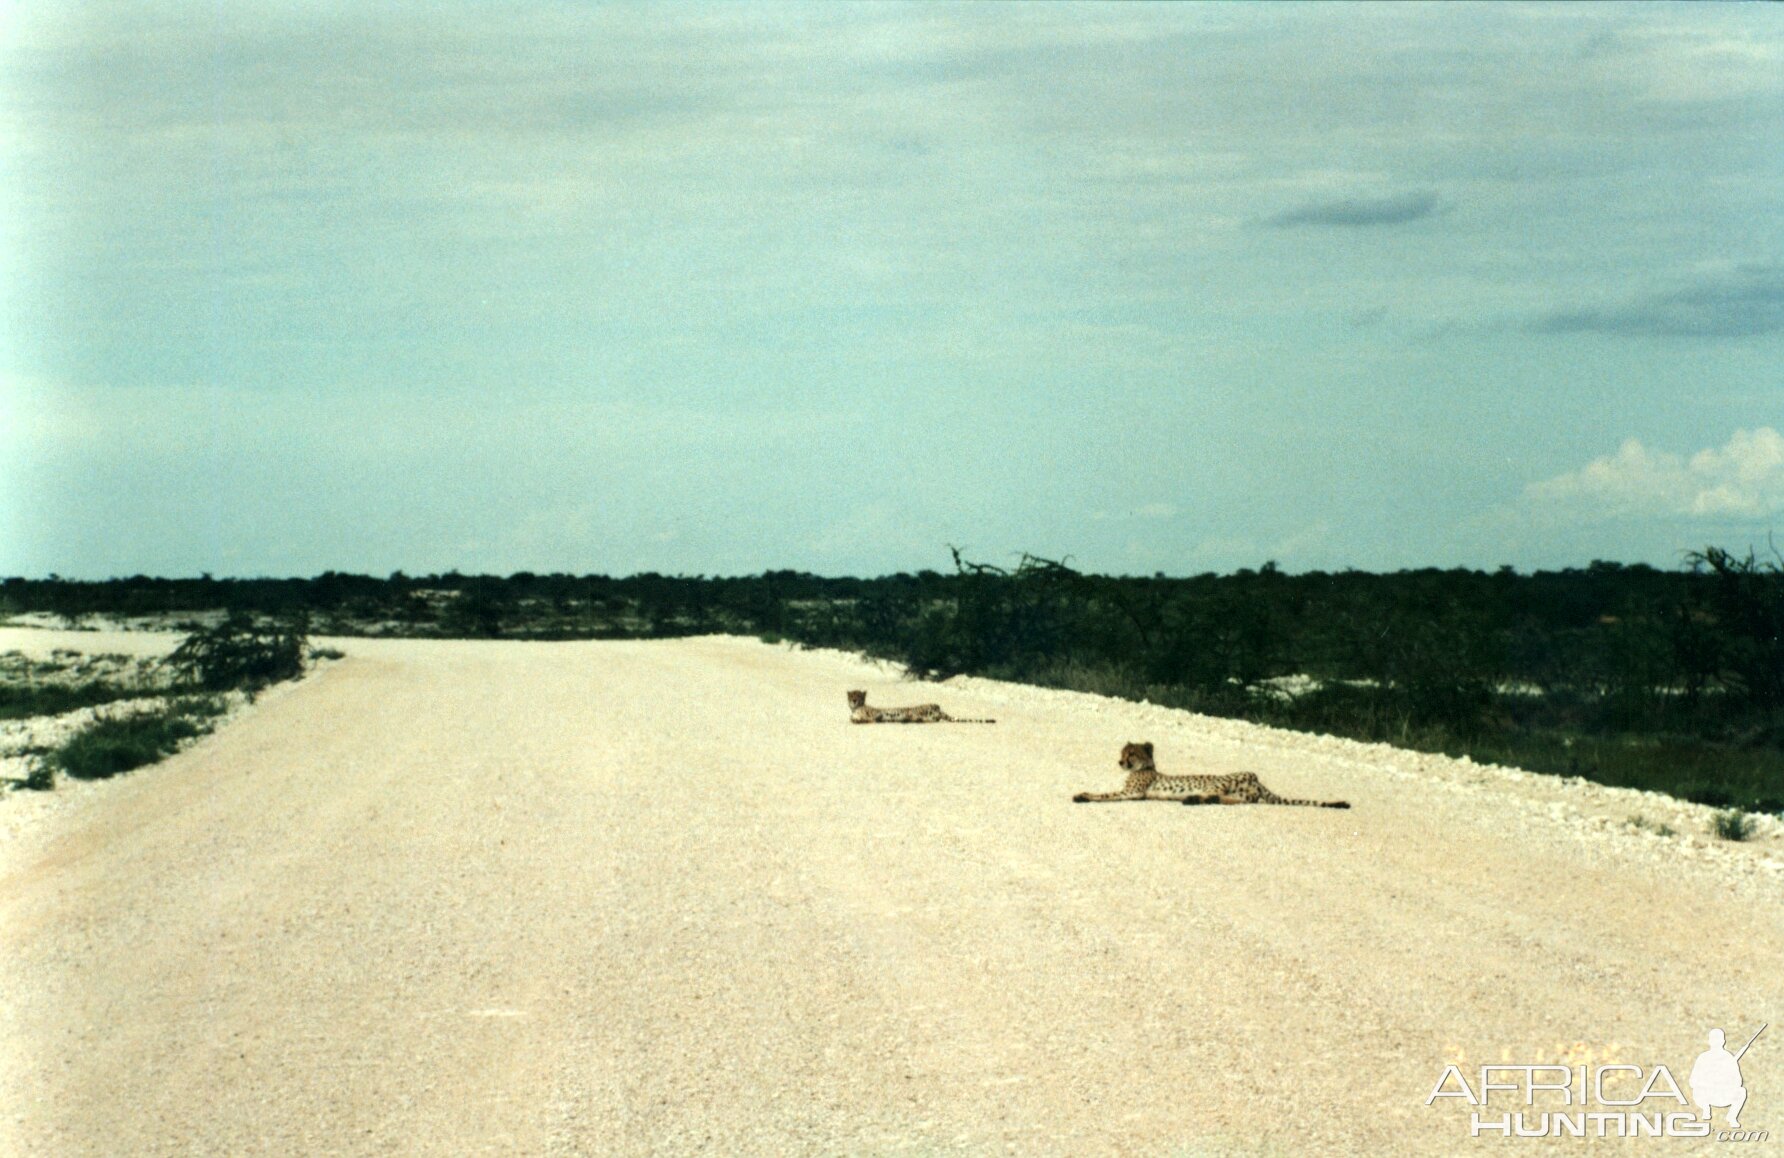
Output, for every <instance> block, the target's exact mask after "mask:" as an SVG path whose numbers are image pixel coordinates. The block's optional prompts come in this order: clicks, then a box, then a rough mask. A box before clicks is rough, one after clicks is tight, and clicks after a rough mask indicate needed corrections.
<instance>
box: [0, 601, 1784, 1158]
mask: <svg viewBox="0 0 1784 1158" xmlns="http://www.w3.org/2000/svg"><path fill="white" fill-rule="evenodd" d="M59 634H60V633H50V632H16V631H0V651H4V650H8V649H11V648H17V647H23V646H28V645H29V646H40V647H45V648H47V647H49V646H52V645H54V646H64V645H66V644H65V643H64V642H61V641H58V640H54V639H52V636H55V635H59ZM27 637H28V638H27ZM119 638H120V637H112V636H108V637H105V638H103V639H95V638H93V637H92V636H90V635H89V636H87V637H86V638H85V639H83V640H81V641H80V642H79V643H78V644H77V646H83V647H87V648H89V649H103V650H117V651H123V650H127V648H126V646H124V645H123V644H120V643H119V642H118V639H119ZM22 639H23V640H24V642H21V640H22ZM331 642H333V643H334V644H335V645H336V646H339V647H342V648H343V649H344V650H346V651H347V653H348V656H347V658H346V659H345V660H342V661H339V662H336V663H334V664H331V665H329V666H327V667H326V668H324V669H323V670H321V671H319V672H318V673H316V674H314V675H312V676H310V677H309V678H307V679H305V680H304V681H302V682H301V683H299V684H295V685H287V686H285V687H282V688H280V689H277V690H275V691H274V692H272V693H270V694H268V695H266V696H263V697H262V698H261V699H260V701H259V702H258V703H257V704H255V705H253V706H252V707H251V708H249V709H247V710H246V711H245V712H243V713H242V714H240V715H239V716H238V717H237V718H236V719H235V720H234V721H233V722H232V723H231V724H230V725H229V726H228V727H226V728H225V729H224V730H222V731H221V732H219V733H218V734H216V735H214V736H211V737H209V738H207V739H206V740H204V741H202V742H201V743H200V744H199V745H198V746H197V747H195V748H193V749H192V750H190V751H188V752H186V753H184V754H182V755H181V756H178V757H176V758H175V759H173V760H171V761H169V762H168V763H166V764H163V765H161V766H159V767H156V768H152V769H147V770H144V771H141V772H138V773H136V774H133V775H131V776H128V777H123V778H119V779H118V780H115V781H110V782H106V783H104V784H99V785H64V786H63V787H61V788H59V789H58V790H57V792H55V793H53V794H50V795H51V797H53V798H54V799H48V798H45V797H40V796H35V795H29V796H28V795H27V794H15V795H14V796H13V797H11V798H9V799H6V800H0V815H3V817H4V821H5V826H4V829H3V831H0V836H3V837H4V840H3V842H0V952H3V953H4V959H3V960H4V976H5V979H6V980H5V984H4V986H0V1091H4V1094H3V1095H0V1097H3V1098H4V1109H3V1112H0V1151H4V1152H6V1153H15V1154H47V1155H86V1154H91V1155H116V1154H133V1155H136V1154H166V1155H176V1154H177V1155H188V1154H214V1155H238V1154H306V1155H309V1154H318V1155H319V1154H387V1153H397V1154H440V1155H457V1154H477V1153H495V1154H614V1155H635V1154H664V1155H682V1154H692V1153H701V1152H705V1153H714V1154H764V1155H769V1154H775V1155H778V1154H907V1153H908V1154H935V1153H962V1154H994V1153H996V1154H1001V1153H1018V1154H1060V1155H1086V1154H1133V1155H1155V1154H1227V1153H1234V1154H1252V1153H1275V1154H1324V1153H1334V1154H1399V1153H1433V1154H1451V1153H1461V1152H1466V1151H1469V1150H1471V1149H1472V1148H1474V1147H1477V1146H1479V1147H1487V1146H1498V1147H1500V1148H1502V1149H1503V1148H1506V1147H1507V1146H1509V1147H1511V1148H1515V1149H1516V1150H1517V1151H1518V1152H1520V1153H1523V1152H1527V1150H1528V1149H1531V1148H1535V1149H1541V1148H1543V1145H1544V1144H1543V1143H1540V1142H1535V1141H1521V1142H1516V1143H1500V1142H1498V1141H1497V1140H1494V1141H1491V1142H1489V1141H1471V1140H1470V1139H1469V1137H1468V1114H1467V1110H1468V1107H1466V1106H1463V1105H1459V1104H1457V1103H1456V1102H1454V1101H1444V1102H1439V1103H1438V1104H1436V1105H1433V1106H1427V1105H1425V1100H1426V1098H1427V1095H1428V1094H1429V1093H1430V1092H1431V1090H1432V1088H1433V1086H1434V1085H1435V1083H1436V1081H1437V1079H1438V1077H1439V1076H1440V1073H1441V1071H1442V1068H1443V1066H1444V1065H1445V1063H1447V1062H1451V1061H1459V1062H1462V1063H1463V1064H1464V1065H1470V1066H1478V1065H1479V1064H1480V1063H1481V1062H1483V1061H1491V1062H1498V1061H1515V1062H1530V1063H1535V1062H1550V1061H1571V1062H1574V1063H1581V1062H1587V1063H1591V1062H1599V1063H1602V1062H1605V1061H1611V1060H1616V1061H1627V1062H1632V1063H1634V1064H1640V1065H1644V1066H1649V1067H1651V1066H1653V1065H1654V1064H1656V1063H1662V1062H1663V1063H1665V1064H1667V1065H1668V1066H1669V1067H1671V1068H1672V1070H1673V1071H1674V1072H1675V1073H1676V1074H1677V1075H1678V1076H1679V1080H1681V1081H1683V1080H1684V1075H1685V1073H1686V1072H1687V1071H1688V1070H1689V1068H1690V1065H1691V1060H1692V1059H1693V1058H1694V1057H1695V1056H1696V1054H1697V1053H1698V1052H1699V1051H1700V1050H1701V1049H1703V1047H1704V1045H1703V1043H1704V1035H1705V1033H1706V1031H1707V1030H1708V1029H1709V1028H1710V1027H1712V1026H1721V1027H1726V1028H1727V1030H1728V1033H1729V1036H1730V1037H1731V1038H1735V1039H1737V1040H1739V1039H1744V1038H1745V1036H1746V1034H1747V1033H1750V1032H1751V1031H1752V1029H1754V1028H1757V1027H1758V1025H1759V1024H1760V1023H1761V1022H1766V1021H1770V1022H1772V1023H1774V1024H1773V1030H1772V1031H1771V1032H1768V1034H1767V1035H1766V1036H1765V1037H1762V1038H1761V1039H1760V1041H1759V1043H1758V1044H1757V1045H1756V1046H1755V1047H1754V1049H1753V1051H1752V1052H1751V1053H1750V1054H1749V1055H1748V1056H1747V1058H1746V1059H1745V1060H1744V1061H1743V1069H1744V1072H1745V1073H1746V1081H1747V1085H1748V1089H1749V1091H1750V1100H1749V1108H1748V1111H1747V1113H1746V1115H1745V1117H1744V1124H1745V1125H1747V1126H1749V1127H1758V1128H1766V1127H1770V1128H1772V1130H1773V1134H1774V1140H1775V1138H1776V1135H1777V1134H1778V1133H1779V1132H1781V1130H1784V1033H1781V1032H1779V1031H1784V1000H1781V997H1784V970H1781V969H1780V966H1779V962H1781V961H1784V906H1780V905H1779V903H1778V902H1779V901H1780V900H1781V899H1784V841H1781V839H1780V834H1779V832H1778V825H1777V824H1776V822H1774V821H1768V822H1767V827H1766V828H1765V830H1764V832H1763V833H1762V839H1760V840H1758V841H1755V842H1752V843H1749V844H1745V845H1731V844H1727V843H1722V842H1716V841H1714V840H1711V839H1709V838H1706V837H1704V836H1703V835H1702V834H1703V832H1704V825H1705V823H1706V822H1707V812H1705V811H1704V810H1701V809H1693V808H1692V807H1691V806H1685V805H1677V804H1673V803H1669V802H1666V801H1664V800H1663V799H1662V798H1658V797H1646V796H1641V795H1639V794H1635V793H1628V792H1621V793H1619V792H1614V791H1610V790H1605V789H1599V788H1594V787H1592V786H1586V785H1580V784H1577V783H1565V782H1562V781H1558V780H1555V779H1553V778H1543V777H1530V776H1525V775H1522V774H1519V773H1513V772H1508V771H1506V770H1502V769H1492V768H1481V767H1477V766H1474V765H1470V764H1466V763H1461V762H1454V761H1448V760H1442V759H1434V758H1430V757H1423V756H1417V755H1413V754H1408V753H1401V752H1394V751H1391V750H1389V749H1384V748H1379V747H1370V746H1364V745H1357V744H1351V743H1347V742H1341V741H1336V740H1330V739H1323V738H1318V737H1308V736H1297V735H1292V734H1287V733H1280V732H1272V731H1269V730H1267V729H1263V728H1258V727H1254V726H1250V725H1245V724H1241V723H1236V722H1232V721H1214V720H1208V719H1204V718H1199V717H1194V716H1190V715H1186V714H1184V713H1180V712H1173V711H1167V710H1164V709H1160V708H1155V707H1150V706H1146V705H1131V704H1121V703H1117V702H1113V701H1107V700H1101V699H1098V698H1096V697H1091V696H1084V695H1076V694H1072V693H1064V692H1054V691H1044V690H1038V689H1030V688H1021V687H1015V686H1011V685H1003V684H996V683H992V682H989V681H981V680H956V681H952V682H950V683H949V684H946V685H942V686H939V687H938V686H933V685H910V684H905V683H901V682H900V681H899V680H898V679H897V677H896V673H895V672H892V671H890V670H886V669H882V668H878V667H875V666H873V665H870V664H867V663H865V662H863V661H860V660H858V659H854V658H851V657H847V656H843V655H838V654H835V653H825V652H799V651H793V650H789V649H786V648H777V647H769V646H766V645H763V644H759V643H756V642H754V641H747V640H735V639H716V638H715V639H698V640H684V641H676V642H648V643H647V642H639V643H539V644H516V643H472V642H452V643H440V642H418V641H369V640H341V641H331ZM148 646H149V645H148V644H145V643H143V642H142V639H141V638H140V637H138V638H137V639H136V640H135V641H134V642H133V643H131V644H130V647H133V648H141V647H148ZM851 687H864V688H866V689H867V690H868V691H869V694H870V702H875V703H880V704H884V705H893V704H897V703H901V702H904V703H908V702H915V701H920V700H932V699H933V700H939V701H941V702H942V703H943V704H944V706H946V707H947V708H949V709H950V710H953V711H955V712H956V713H957V714H964V715H992V716H996V717H997V718H998V719H999V721H1000V722H999V723H998V724H997V725H995V726H969V725H956V726H945V725H944V726H930V727H895V726H884V727H852V726H850V725H848V724H847V723H846V722H845V719H846V710H845V705H844V697H843V693H844V691H846V690H848V689H849V688H851ZM1142 739H1145V740H1151V741H1153V742H1154V743H1155V744H1156V745H1157V747H1158V755H1159V761H1160V765H1161V767H1162V768H1163V770H1164V771H1166V772H1167V773H1168V772H1173V771H1190V770H1210V771H1219V770H1239V769H1249V770H1252V771H1256V772H1258V773H1259V774H1260V775H1261V776H1262V778H1263V779H1264V782H1265V783H1266V784H1267V785H1269V786H1270V787H1272V788H1274V789H1276V790H1277V791H1279V792H1282V793H1284V794H1287V795H1295V796H1316V797H1322V798H1325V797H1344V798H1347V799H1349V800H1351V801H1352V802H1353V804H1354V805H1355V807H1354V808H1353V809H1352V810H1351V811H1348V812H1338V811H1330V810H1324V809H1310V808H1271V807H1227V808H1183V807H1178V806H1175V805H1169V804H1150V803H1149V804H1122V805H1074V804H1072V803H1070V797H1071V795H1072V793H1073V792H1076V791H1079V790H1083V789H1091V790H1102V789H1108V788H1113V787H1115V786H1116V785H1117V784H1118V783H1119V781H1120V773H1119V771H1118V770H1117V768H1116V766H1115V757H1116V753H1117V751H1118V750H1119V748H1120V746H1121V744H1122V743H1123V742H1124V741H1127V740H1142ZM1632 815H1641V816H1643V817H1644V819H1646V820H1647V821H1649V823H1650V827H1652V826H1653V825H1654V824H1655V823H1668V824H1670V825H1671V826H1672V827H1674V828H1676V829H1678V831H1679V835H1675V836H1670V837H1662V836H1658V835H1655V834H1654V833H1653V832H1652V831H1649V830H1645V829H1640V828H1636V827H1634V826H1631V825H1630V824H1628V823H1627V820H1628V818H1629V817H1630V816H1632ZM1503 1099H1504V1096H1503V1095H1501V1101H1500V1102H1497V1103H1495V1107H1496V1108H1498V1109H1517V1108H1521V1106H1518V1105H1511V1104H1507V1103H1506V1102H1505V1101H1504V1100H1503ZM1594 1108H1597V1107H1594ZM1648 1108H1651V1109H1652V1108H1676V1107H1656V1106H1650V1107H1648ZM1576 1145H1577V1143H1576ZM1626 1145H1627V1147H1628V1148H1630V1149H1638V1150H1640V1149H1647V1148H1652V1147H1654V1146H1662V1147H1666V1148H1668V1149H1672V1148H1674V1147H1675V1145H1676V1144H1675V1143H1668V1142H1654V1141H1652V1140H1647V1139H1643V1140H1639V1141H1632V1142H1629V1143H1626ZM1761 1149H1764V1147H1763V1146H1761V1147H1757V1148H1755V1147H1746V1148H1743V1150H1742V1151H1741V1152H1744V1153H1753V1152H1758V1150H1761Z"/></svg>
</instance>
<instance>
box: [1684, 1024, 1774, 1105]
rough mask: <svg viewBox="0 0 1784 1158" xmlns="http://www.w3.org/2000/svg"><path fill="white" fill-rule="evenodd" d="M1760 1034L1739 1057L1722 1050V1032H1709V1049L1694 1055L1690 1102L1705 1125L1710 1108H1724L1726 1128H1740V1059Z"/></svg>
mask: <svg viewBox="0 0 1784 1158" xmlns="http://www.w3.org/2000/svg"><path fill="white" fill-rule="evenodd" d="M1770 1024H1771V1023H1770V1022H1767V1023H1766V1025H1770ZM1764 1032H1765V1026H1764V1025H1762V1026H1760V1027H1759V1029H1758V1030H1756V1031H1755V1032H1754V1034H1753V1036H1752V1037H1750V1038H1748V1039H1747V1044H1746V1045H1743V1046H1742V1047H1741V1049H1740V1052H1739V1053H1729V1052H1728V1051H1727V1050H1726V1049H1724V1048H1723V1047H1722V1043H1723V1042H1725V1041H1727V1040H1728V1039H1727V1038H1726V1037H1725V1036H1723V1033H1722V1031H1721V1030H1719V1029H1712V1030H1710V1048H1709V1049H1706V1050H1704V1051H1703V1052H1702V1053H1700V1054H1698V1055H1697V1064H1696V1065H1693V1066H1692V1067H1691V1100H1692V1101H1694V1102H1696V1103H1697V1108H1698V1109H1699V1110H1700V1111H1702V1114H1703V1118H1704V1120H1705V1121H1709V1120H1710V1118H1711V1116H1712V1115H1711V1112H1710V1111H1711V1109H1712V1107H1715V1106H1727V1107H1728V1124H1729V1126H1730V1127H1733V1128H1737V1129H1738V1128H1739V1127H1740V1124H1741V1107H1742V1106H1744V1105H1746V1104H1747V1087H1746V1086H1743V1085H1742V1084H1741V1058H1742V1057H1744V1056H1745V1055H1746V1053H1747V1051H1748V1050H1750V1049H1752V1048H1753V1043H1754V1042H1756V1041H1758V1040H1759V1035H1760V1034H1762V1033H1764Z"/></svg>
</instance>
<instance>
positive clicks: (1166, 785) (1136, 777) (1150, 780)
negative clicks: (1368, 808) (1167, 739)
mask: <svg viewBox="0 0 1784 1158" xmlns="http://www.w3.org/2000/svg"><path fill="white" fill-rule="evenodd" d="M1120 764H1121V767H1122V768H1123V769H1125V770H1126V771H1127V783H1126V784H1124V785H1122V787H1121V791H1119V792H1080V793H1078V794H1077V795H1076V796H1074V797H1072V801H1073V803H1076V804H1084V803H1087V802H1090V801H1098V800H1175V799H1178V798H1181V799H1182V801H1183V803H1185V804H1307V805H1311V806H1313V807H1315V808H1349V807H1350V802H1349V801H1347V800H1290V799H1288V798H1287V797H1285V796H1278V795H1276V794H1275V793H1274V792H1272V791H1270V790H1269V789H1268V788H1265V787H1264V786H1263V785H1262V784H1261V783H1259V782H1258V778H1257V773H1255V772H1229V773H1227V774H1226V775H1224V776H1160V775H1159V774H1158V765H1157V764H1154V763H1153V762H1152V745H1151V744H1149V743H1147V744H1128V745H1126V746H1124V747H1123V748H1122V749H1121V760H1120Z"/></svg>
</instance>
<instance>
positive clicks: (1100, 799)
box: [1072, 788, 1146, 804]
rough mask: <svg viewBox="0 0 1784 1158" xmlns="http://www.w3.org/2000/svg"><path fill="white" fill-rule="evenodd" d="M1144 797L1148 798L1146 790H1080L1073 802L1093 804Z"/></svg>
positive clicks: (1141, 798)
mask: <svg viewBox="0 0 1784 1158" xmlns="http://www.w3.org/2000/svg"><path fill="white" fill-rule="evenodd" d="M1144 799H1146V793H1144V792H1129V791H1128V790H1127V789H1125V788H1124V789H1122V790H1121V791H1120V792H1080V793H1078V795H1076V796H1074V797H1072V803H1073V804H1092V803H1109V802H1114V801H1118V800H1144Z"/></svg>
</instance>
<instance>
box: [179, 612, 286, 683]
mask: <svg viewBox="0 0 1784 1158" xmlns="http://www.w3.org/2000/svg"><path fill="white" fill-rule="evenodd" d="M166 663H167V665H168V666H169V667H171V668H173V669H174V671H176V672H177V673H179V676H180V678H181V679H182V680H183V681H185V682H186V683H188V684H191V685H194V686H196V687H201V688H204V689H206V690H207V691H228V690H230V689H233V688H244V689H248V690H253V689H256V688H262V687H265V686H266V685H267V684H271V683H277V682H278V681H280V680H288V679H295V678H297V677H298V676H300V675H302V674H303V670H304V636H303V633H302V632H301V631H300V630H298V629H297V628H295V627H261V626H259V625H257V624H255V623H254V622H253V621H252V620H250V619H248V618H247V617H245V616H236V615H231V616H230V617H229V618H228V619H226V620H224V621H223V622H222V623H219V624H218V625H217V626H215V627H210V628H206V629H204V630H203V631H196V632H193V633H192V634H191V635H189V636H187V637H186V641H185V642H184V643H182V644H180V646H179V647H177V648H175V649H174V652H173V654H171V655H169V656H168V657H167V660H166Z"/></svg>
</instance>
